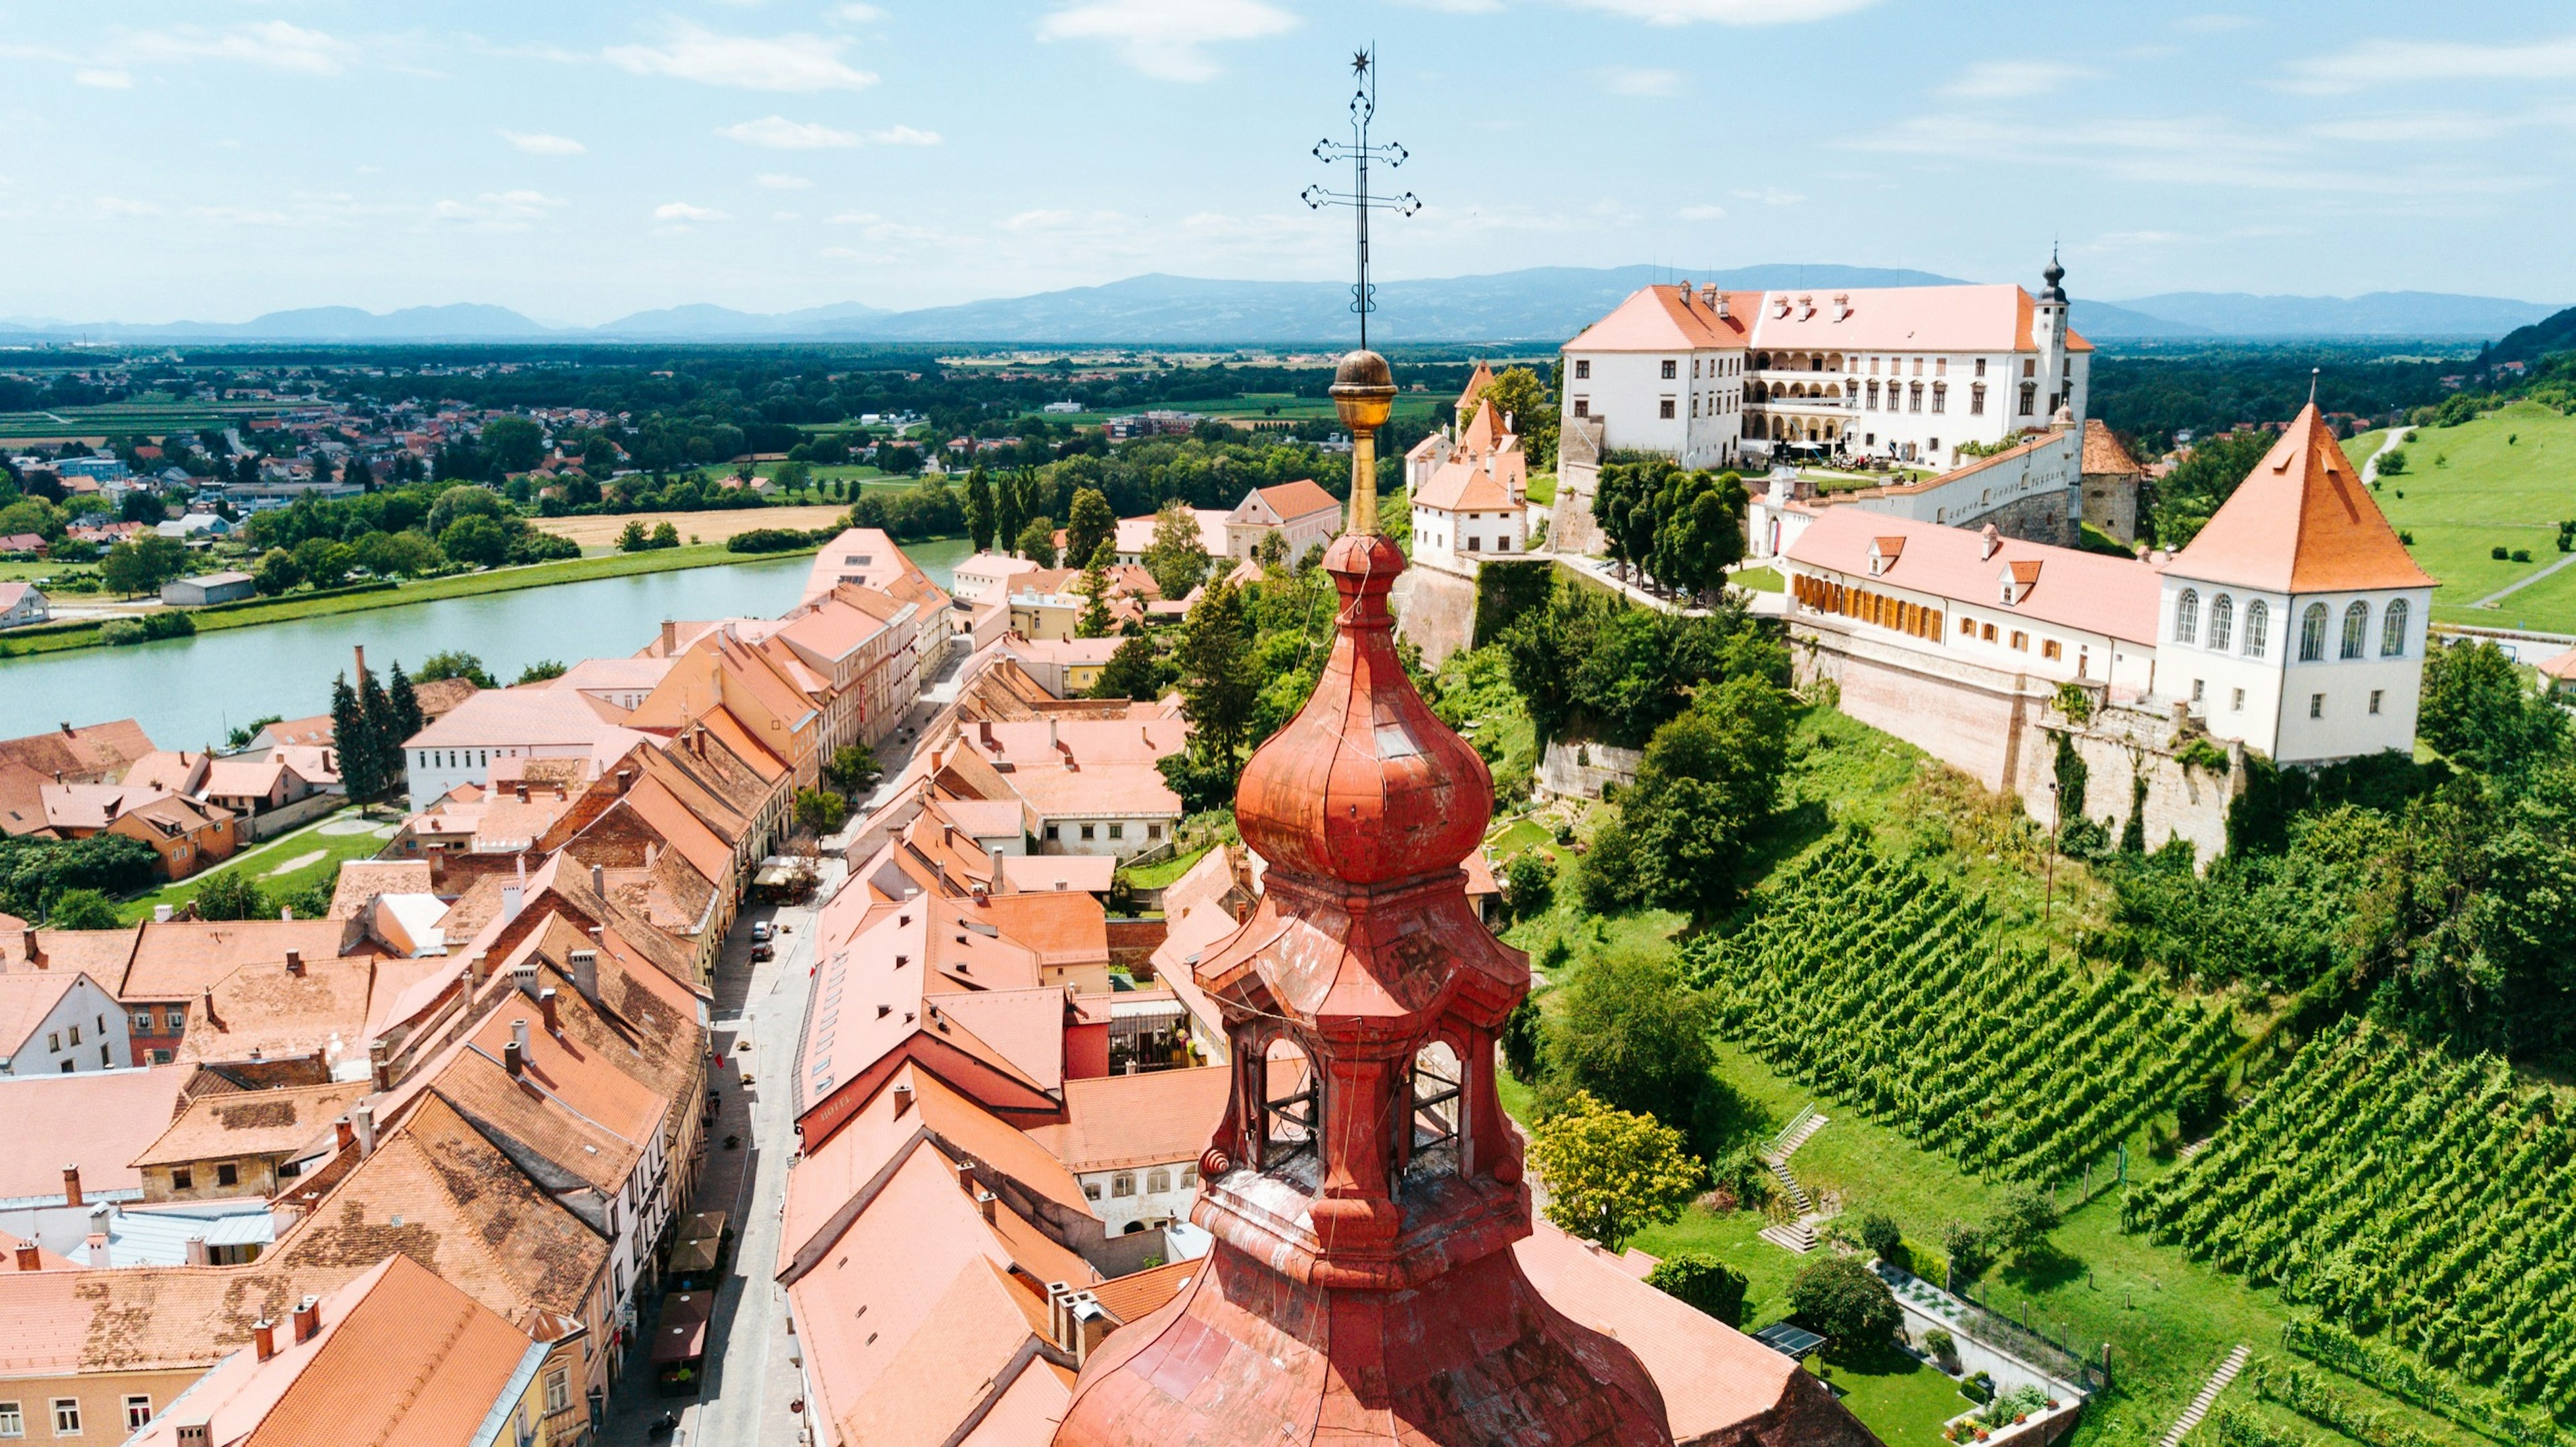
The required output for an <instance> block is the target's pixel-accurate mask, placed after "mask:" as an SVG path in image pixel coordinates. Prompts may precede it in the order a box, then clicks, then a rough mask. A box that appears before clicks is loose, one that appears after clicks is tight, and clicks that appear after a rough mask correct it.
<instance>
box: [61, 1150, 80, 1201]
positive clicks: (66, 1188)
mask: <svg viewBox="0 0 2576 1447" xmlns="http://www.w3.org/2000/svg"><path fill="white" fill-rule="evenodd" d="M63 1204H64V1205H66V1206H77V1205H80V1204H81V1183H80V1162H78V1161H74V1162H72V1163H71V1164H70V1165H68V1166H65V1167H63Z"/></svg>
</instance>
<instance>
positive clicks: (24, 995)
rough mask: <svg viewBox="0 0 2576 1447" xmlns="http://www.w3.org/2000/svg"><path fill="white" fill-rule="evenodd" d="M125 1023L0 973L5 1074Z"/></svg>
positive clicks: (69, 982) (0, 1050) (88, 1051)
mask: <svg viewBox="0 0 2576 1447" xmlns="http://www.w3.org/2000/svg"><path fill="white" fill-rule="evenodd" d="M1085 898H1088V896H1085ZM1108 963H1109V960H1108V949H1107V945H1106V944H1105V943H1104V944H1103V946H1102V952H1101V965H1102V967H1103V968H1104V969H1105V968H1106V967H1107V965H1108ZM125 1027H126V1015H125V1007H124V1006H123V1005H120V1004H118V1003H117V1000H116V997H115V996H113V995H111V994H109V993H108V991H107V988H106V987H105V986H103V985H101V984H99V982H98V981H96V980H94V979H92V978H90V976H89V975H88V973H87V972H86V971H81V970H27V971H20V972H14V973H10V974H0V1075H70V1074H73V1073H76V1072H78V1071H83V1070H113V1069H115V1068H117V1067H118V1066H121V1065H125V1064H128V1063H129V1062H130V1061H131V1060H132V1058H133V1049H134V1047H133V1044H132V1043H131V1041H129V1040H128V1039H127V1037H126V1033H125Z"/></svg>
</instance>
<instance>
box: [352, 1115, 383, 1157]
mask: <svg viewBox="0 0 2576 1447" xmlns="http://www.w3.org/2000/svg"><path fill="white" fill-rule="evenodd" d="M349 1126H350V1128H351V1129H352V1130H355V1131H356V1132H357V1133H358V1155H359V1156H360V1158H362V1159H363V1158H365V1157H367V1156H371V1155H374V1154H375V1153H376V1108H375V1107H374V1106H372V1105H370V1104H368V1103H367V1102H365V1101H363V1100H362V1101H359V1102H358V1103H357V1104H356V1105H353V1106H350V1107H349Z"/></svg>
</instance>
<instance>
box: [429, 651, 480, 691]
mask: <svg viewBox="0 0 2576 1447" xmlns="http://www.w3.org/2000/svg"><path fill="white" fill-rule="evenodd" d="M448 678H461V679H464V680H465V681H466V682H468V683H470V684H473V685H474V686H475V687H476V688H499V687H500V686H501V685H500V684H498V683H495V682H494V681H493V679H492V675H491V673H490V672H489V671H488V670H486V669H485V668H484V667H483V660H482V659H480V658H477V657H475V656H474V655H473V654H471V653H467V652H466V651H464V650H463V649H461V648H444V649H441V650H439V651H438V652H436V653H433V654H431V655H429V656H428V657H427V658H424V659H422V660H421V661H420V672H418V673H415V674H413V675H412V679H413V681H414V682H417V683H436V682H438V681H440V680H441V679H448Z"/></svg>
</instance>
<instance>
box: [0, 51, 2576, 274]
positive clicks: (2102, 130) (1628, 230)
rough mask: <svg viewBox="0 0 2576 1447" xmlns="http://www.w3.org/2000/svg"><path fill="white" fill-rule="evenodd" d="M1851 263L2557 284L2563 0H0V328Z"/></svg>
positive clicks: (2567, 62) (2567, 129)
mask: <svg viewBox="0 0 2576 1447" xmlns="http://www.w3.org/2000/svg"><path fill="white" fill-rule="evenodd" d="M1372 39H1373V40H1374V41H1375V42H1376V43H1377V45H1378V47H1379V51H1380V55H1381V69H1382V72H1383V77H1384V78H1383V81H1382V91H1381V99H1380V120H1381V127H1380V133H1381V134H1382V135H1383V136H1385V137H1388V138H1392V139H1396V140H1400V141H1402V142H1403V143H1404V144H1405V145H1406V146H1407V147H1408V148H1409V149H1410V150H1411V151H1412V152H1413V155H1414V160H1413V161H1412V162H1411V163H1410V164H1408V165H1407V166H1406V167H1405V168H1404V170H1403V171H1402V172H1401V174H1400V177H1399V178H1398V179H1399V180H1400V182H1401V183H1402V184H1404V185H1406V186H1409V187H1410V188H1411V189H1413V190H1414V191H1416V192H1418V193H1419V194H1420V195H1421V196H1422V197H1423V199H1424V201H1425V202H1426V206H1425V209H1424V210H1423V212H1422V213H1421V214H1420V215H1419V216H1417V217H1414V218H1412V219H1411V220H1407V221H1389V222H1386V223H1384V225H1383V226H1382V229H1381V231H1380V243H1379V249H1378V262H1379V267H1380V274H1381V276H1385V277H1405V276H1446V275H1458V274H1464V273H1475V272H1486V271H1499V270H1507V269H1511V268H1515V267H1522V266H1532V265H1554V264H1563V265H1584V266H1594V265H1610V264H1617V263H1625V262H1638V261H1658V262H1663V263H1667V264H1678V265H1682V266H1685V267H1688V266H1699V267H1707V266H1718V265H1725V266H1732V265H1740V264H1750V263H1756V262H1770V261H1831V262H1848V263H1854V264H1861V265H1880V266H1911V267H1920V268H1924V269H1926V270H1932V271H1939V272H1944V273H1948V274H1952V275H1957V276H1963V277H1971V278H1977V279H1992V280H2006V279H2009V280H2019V281H2024V282H2026V283H2027V282H2030V281H2031V280H2032V278H2033V276H2034V275H2035V273H2036V272H2037V270H2038V269H2039V266H2040V265H2041V263H2042V262H2043V261H2044V260H2045V258H2046V255H2047V250H2048V246H2049V243H2050V240H2051V238H2052V237H2057V238H2060V239H2062V242H2063V245H2064V248H2065V256H2066V264H2067V267H2068V271H2069V273H2070V275H2069V279H2068V284H2069V287H2070V289H2073V290H2075V291H2077V292H2078V293H2079V294H2083V295H2090V296H2094V297H2102V298H2116V297H2125V296H2135V295H2141V294H2145V293H2150V292H2157V291H2167V290H2225V291H2234V290H2244V291H2261V292H2304V293H2335V294H2349V293H2353V292H2359V291H2370V290H2379V289H2396V288H2414V289H2423V290H2436V291H2462V292H2480V293H2489V294H2497V295H2506V296H2517V297H2523V298H2527V299H2531V300H2537V301H2553V302H2563V301H2569V300H2576V275H2571V267H2570V264H2569V258H2570V257H2571V255H2576V248H2571V246H2570V245H2569V244H2568V241H2567V237H2568V236H2569V234H2570V232H2571V230H2576V227H2571V224H2570V223H2571V222H2576V204H2571V196H2570V190H2569V187H2570V180H2571V166H2570V164H2569V157H2570V156H2571V155H2576V10H2571V9H2570V8H2569V7H2568V6H2566V5H2564V4H2542V3H2522V4H2481V3H2474V0H2471V3H2453V4H2449V5H2444V6H2441V7H2438V8H2437V7H2433V6H2428V5H2424V4H2422V3H2412V4H2385V3H2330V0H2265V3H2262V4H2259V5H2253V4H2237V5H2209V6H2204V5H2200V4H2196V3H2193V0H2179V3H2158V4H2140V3H2129V0H2118V3H2106V0H2093V3H2086V4H2080V5H2070V4H2066V3H2063V0H2057V3H2046V4H2042V3H2023V0H1980V3H1928V0H1417V3H1413V4H1391V3H1388V4H1371V5H1360V4H1349V3H1341V4H1333V3H1320V0H1032V3H1019V0H944V3H935V4H934V3H927V0H878V3H868V4H852V3H838V0H831V3H826V0H734V3H720V0H671V3H669V4H667V5H634V6H626V5H602V4H584V3H574V0H540V3H528V0H519V3H496V0H455V3H440V4H434V5H429V6H420V5H406V6H394V5H386V4H369V3H357V0H187V3H159V0H95V3H89V4H81V5H69V4H62V3H59V0H45V3H33V0H0V66H5V67H6V71H5V74H6V75H7V84H6V87H5V90H0V315H18V316H50V317H60V318H68V319H74V320H93V319H95V320H122V321H159V320H170V319H174V318H179V317H187V318H193V319H202V320H214V321H223V320H238V319H242V318H247V317H249V316H252V315H255V314H257V313H259V312H262V311H266V310H271V309H275V308H280V307H288V306H310V305H322V304H347V305H357V306H364V307H368V308H370V309H375V310H383V309H386V308H390V307H395V306H404V305H412V304H420V303H437V302H449V301H480V302H494V303H499V304H502V305H506V306H511V307H516V308H518V309H520V310H522V311H524V312H527V313H529V314H530V315H532V316H536V317H539V318H541V319H544V320H548V321H557V322H598V321H604V320H607V319H609V318H611V317H615V316H618V315H622V314H624V313H626V312H629V311H633V310H637V309H640V308H644V307H652V306H666V305H672V304H676V303H681V302H691V301H712V302H717V303H721V304H724V305H728V306H737V307H742V308H746V309H750V310H760V311H775V310H786V309H790V308H795V307H803V306H814V305H821V304H825V303H830V302H838V301H860V302H865V303H868V304H871V305H876V306H886V307H912V306H922V305H933V304H938V303H943V302H951V301H962V300H970V299H974V298H978V297H987V296H999V295H1011V294H1016V293H1020V292H1024V291H1032V290H1040V289H1046V288H1052V287H1059V286H1072V285H1084V284H1089V283H1095V282H1102V281H1109V280H1114V279H1116V278H1118V277H1122V276H1128V275H1133V274H1136V273H1139V272H1146V271H1162V272H1174V273H1180V274H1185V275H1196V276H1228V277H1264V278H1306V279H1338V278H1340V277H1341V276H1342V275H1344V274H1345V272H1346V270H1347V265H1348V262H1347V246H1348V242H1347V235H1348V232H1347V221H1346V219H1345V218H1344V217H1343V216H1342V215H1340V214H1338V213H1335V214H1328V215H1325V216H1317V215H1315V214H1313V213H1310V212H1309V211H1307V209H1306V208H1305V207H1304V206H1303V205H1301V204H1299V203H1298V201H1297V199H1296V197H1297V192H1298V191H1299V189H1300V188H1302V187H1304V186H1305V185H1307V184H1308V183H1310V182H1313V181H1318V180H1326V181H1329V180H1332V179H1333V175H1332V173H1328V172H1327V171H1326V170H1325V168H1324V167H1322V166H1320V165H1319V164H1317V163H1316V162H1315V161H1314V160H1313V159H1311V158H1310V157H1309V156H1308V155H1307V154H1306V152H1307V148H1308V147H1309V146H1311V145H1312V144H1313V143H1314V141H1315V140H1316V139H1317V138H1318V137H1320V136H1323V135H1325V134H1328V133H1336V132H1337V123H1338V122H1339V121H1340V120H1341V117H1342V107H1343V103H1344V101H1345V99H1346V98H1347V94H1348V71H1347V66H1346V59H1347V56H1348V54H1349V52H1350V50H1351V49H1352V47H1353V46H1354V44H1356V43H1359V42H1364V41H1368V40H1372Z"/></svg>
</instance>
